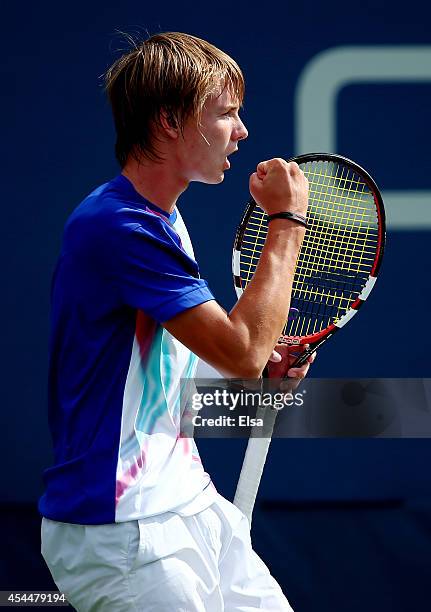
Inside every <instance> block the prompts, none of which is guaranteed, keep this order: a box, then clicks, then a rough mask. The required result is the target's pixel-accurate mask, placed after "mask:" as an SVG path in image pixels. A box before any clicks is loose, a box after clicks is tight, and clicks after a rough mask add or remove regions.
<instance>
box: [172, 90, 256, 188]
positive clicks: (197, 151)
mask: <svg viewBox="0 0 431 612" xmlns="http://www.w3.org/2000/svg"><path fill="white" fill-rule="evenodd" d="M238 111H239V106H238V101H237V100H234V99H233V98H232V97H231V94H230V93H229V91H228V90H227V89H224V90H223V92H222V93H221V94H220V95H216V96H212V97H210V98H208V100H207V101H206V103H205V106H204V108H203V111H202V117H201V121H200V124H199V125H196V119H195V118H190V119H188V120H187V122H186V124H185V126H184V140H183V139H182V138H180V142H179V143H178V145H179V146H178V155H179V159H178V161H179V164H180V167H181V170H182V173H183V175H184V178H185V179H186V180H188V181H199V182H202V183H210V184H216V183H221V182H222V181H223V179H224V171H225V170H227V169H228V168H230V162H229V160H228V159H227V157H228V156H229V155H230V154H231V153H233V152H234V151H236V150H237V149H238V142H239V141H240V140H243V139H244V138H247V136H248V132H247V129H246V127H245V125H244V124H243V122H242V121H241V119H240V118H239V115H238Z"/></svg>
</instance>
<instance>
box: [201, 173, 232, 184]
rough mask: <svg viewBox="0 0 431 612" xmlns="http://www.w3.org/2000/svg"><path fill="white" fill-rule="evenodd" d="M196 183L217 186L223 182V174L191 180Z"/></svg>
mask: <svg viewBox="0 0 431 612" xmlns="http://www.w3.org/2000/svg"><path fill="white" fill-rule="evenodd" d="M193 180H194V181H196V182H197V183H205V185H218V184H219V183H223V181H224V172H222V173H221V174H219V175H217V176H203V177H201V178H196V179H193Z"/></svg>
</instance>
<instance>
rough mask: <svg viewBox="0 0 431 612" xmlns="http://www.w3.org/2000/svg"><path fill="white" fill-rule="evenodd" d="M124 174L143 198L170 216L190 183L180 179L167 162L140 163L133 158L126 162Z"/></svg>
mask: <svg viewBox="0 0 431 612" xmlns="http://www.w3.org/2000/svg"><path fill="white" fill-rule="evenodd" d="M122 174H123V175H124V176H125V177H126V178H128V179H129V181H130V182H131V183H132V185H133V187H134V188H135V190H136V191H137V192H138V193H139V194H140V195H141V196H143V197H144V198H145V199H147V200H148V201H149V202H151V203H152V204H155V205H156V206H158V207H159V208H161V209H162V210H165V211H166V212H168V213H169V214H172V212H173V211H174V208H175V205H176V203H177V200H178V198H179V196H180V195H181V194H182V193H183V191H185V190H186V189H187V187H188V183H187V182H186V181H184V180H182V179H180V178H179V177H178V175H176V173H175V172H174V171H172V168H171V167H170V166H169V164H167V163H166V162H161V163H155V162H151V161H147V160H145V161H144V162H141V163H138V162H137V161H136V160H135V159H133V158H131V159H129V160H128V161H127V162H126V165H125V166H124V168H123V170H122Z"/></svg>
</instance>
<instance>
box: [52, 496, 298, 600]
mask: <svg viewBox="0 0 431 612" xmlns="http://www.w3.org/2000/svg"><path fill="white" fill-rule="evenodd" d="M42 555H43V557H44V559H45V561H46V563H47V565H48V567H49V569H50V571H51V574H52V577H53V579H54V581H55V583H56V585H57V587H58V589H59V590H60V591H61V592H62V593H64V594H65V596H66V598H67V600H68V601H69V602H70V604H71V605H72V606H73V607H74V608H76V610H78V611H79V612H84V611H85V612H87V611H88V612H90V611H91V612H99V611H100V612H126V611H131V612H132V611H133V612H137V611H139V612H143V611H145V612H222V611H226V612H230V611H232V612H233V611H234V610H235V611H242V612H246V611H247V612H248V611H251V610H265V611H268V612H269V611H271V610H274V611H275V610H277V611H290V612H291V610H292V609H291V607H290V606H289V603H288V601H287V599H286V598H285V597H284V595H283V593H282V591H281V589H280V587H279V585H278V584H277V582H276V581H275V580H274V578H273V577H272V576H271V575H270V573H269V571H268V568H267V567H266V566H265V564H264V563H263V562H262V561H261V559H260V558H259V557H258V556H257V555H256V553H255V552H254V551H253V550H252V547H251V540H250V531H249V525H248V521H247V519H246V518H245V516H244V515H243V514H242V513H241V512H240V511H239V510H238V509H237V508H236V507H235V506H234V505H233V504H231V503H230V502H228V501H227V500H226V499H224V498H223V497H221V495H218V496H217V499H216V501H215V502H214V503H213V504H212V505H211V506H210V507H209V508H207V509H206V510H203V511H202V512H199V513H198V514H195V515H193V516H180V515H179V514H176V513H172V512H167V513H165V514H161V515H158V516H154V517H150V518H144V519H140V520H139V521H130V522H125V523H113V524H109V525H74V524H71V523H59V522H56V521H51V520H49V519H45V518H44V519H43V520H42Z"/></svg>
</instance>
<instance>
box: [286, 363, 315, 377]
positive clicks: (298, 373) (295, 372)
mask: <svg viewBox="0 0 431 612" xmlns="http://www.w3.org/2000/svg"><path fill="white" fill-rule="evenodd" d="M309 369H310V364H309V363H306V364H304V365H303V366H301V367H300V368H290V369H289V370H288V371H287V375H288V376H289V377H290V378H299V380H302V379H303V378H305V376H306V375H307V372H308V370H309Z"/></svg>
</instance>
